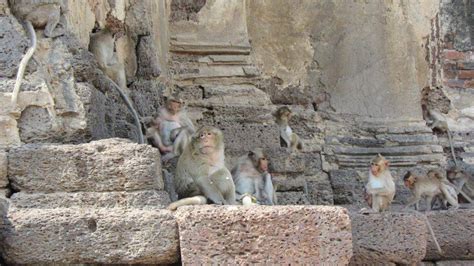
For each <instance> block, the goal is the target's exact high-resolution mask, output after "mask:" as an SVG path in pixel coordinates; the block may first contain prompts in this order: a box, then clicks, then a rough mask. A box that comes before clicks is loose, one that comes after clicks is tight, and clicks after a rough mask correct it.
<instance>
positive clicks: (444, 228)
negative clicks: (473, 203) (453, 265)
mask: <svg viewBox="0 0 474 266" xmlns="http://www.w3.org/2000/svg"><path fill="white" fill-rule="evenodd" d="M427 217H428V219H429V221H430V223H431V226H432V227H433V231H434V233H435V235H436V237H437V239H438V243H439V245H440V246H441V250H442V251H443V254H442V255H441V254H439V253H438V251H437V250H436V246H435V244H434V242H433V240H432V239H431V238H428V245H427V247H426V257H425V258H424V259H425V260H474V209H458V210H448V211H432V212H430V213H428V214H427Z"/></svg>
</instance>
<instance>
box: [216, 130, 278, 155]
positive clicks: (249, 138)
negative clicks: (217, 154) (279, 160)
mask: <svg viewBox="0 0 474 266" xmlns="http://www.w3.org/2000/svg"><path fill="white" fill-rule="evenodd" d="M215 126H216V127H218V128H219V129H221V130H222V132H223V133H224V143H225V149H226V152H231V153H238V154H239V155H242V154H241V153H242V152H246V151H249V150H252V149H254V148H256V147H259V148H263V149H268V148H270V147H279V146H280V143H279V141H280V134H279V130H278V127H277V126H276V125H263V124H236V123H228V124H227V123H226V124H223V123H221V124H217V125H215Z"/></svg>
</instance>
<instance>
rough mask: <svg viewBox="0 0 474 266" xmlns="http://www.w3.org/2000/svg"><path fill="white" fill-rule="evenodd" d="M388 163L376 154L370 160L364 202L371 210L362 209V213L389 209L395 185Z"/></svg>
mask: <svg viewBox="0 0 474 266" xmlns="http://www.w3.org/2000/svg"><path fill="white" fill-rule="evenodd" d="M388 166H389V161H387V160H386V159H385V158H384V157H383V156H382V155H380V154H377V156H375V157H374V158H373V159H372V162H371V163H370V169H369V180H368V182H367V185H366V186H365V191H366V194H365V200H366V201H367V203H368V204H369V206H370V208H371V209H365V208H364V209H362V210H361V212H362V213H370V212H375V213H376V212H383V211H387V210H389V208H390V204H391V203H392V201H393V198H394V196H395V183H394V182H393V178H392V174H391V173H390V170H389V168H388Z"/></svg>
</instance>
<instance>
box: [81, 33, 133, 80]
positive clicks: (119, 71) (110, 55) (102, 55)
mask: <svg viewBox="0 0 474 266" xmlns="http://www.w3.org/2000/svg"><path fill="white" fill-rule="evenodd" d="M114 44H115V39H114V37H113V34H112V32H111V31H110V30H109V29H107V28H106V29H102V30H100V31H98V32H96V33H92V34H91V39H90V43H89V51H91V53H93V54H94V56H95V58H96V60H97V63H99V68H100V69H101V70H102V71H104V73H105V74H106V75H107V76H108V77H109V78H111V79H112V80H113V81H114V82H115V83H117V85H118V86H119V87H120V88H121V89H127V79H126V76H125V68H124V66H123V64H122V63H120V61H119V60H118V58H117V54H116V53H115V52H114V46H115V45H114Z"/></svg>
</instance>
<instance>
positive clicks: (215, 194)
mask: <svg viewBox="0 0 474 266" xmlns="http://www.w3.org/2000/svg"><path fill="white" fill-rule="evenodd" d="M216 173H219V172H216ZM216 173H214V174H212V175H211V176H210V177H207V176H201V177H198V178H195V179H194V182H195V183H196V185H197V186H198V187H199V189H200V190H201V192H202V193H203V194H204V196H206V198H208V199H210V200H211V201H212V202H214V203H215V204H219V205H223V204H224V203H225V200H224V197H223V195H222V193H221V192H220V191H219V189H218V188H217V186H216V185H217V184H215V182H214V181H211V180H214V179H215V178H216V177H215V175H216ZM224 178H225V177H224ZM229 178H230V177H229Z"/></svg>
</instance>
